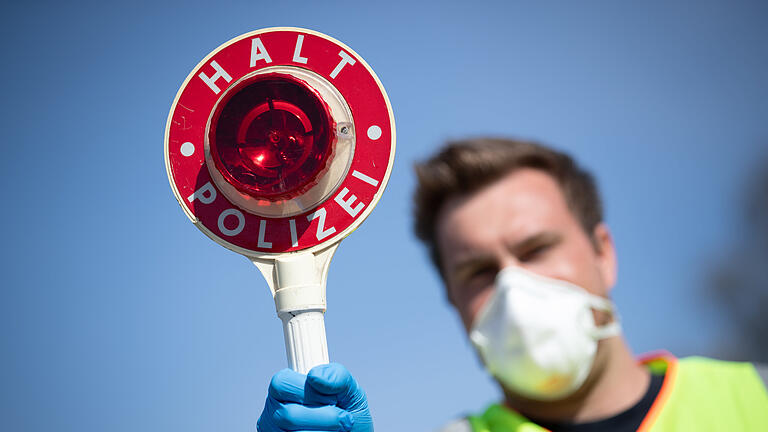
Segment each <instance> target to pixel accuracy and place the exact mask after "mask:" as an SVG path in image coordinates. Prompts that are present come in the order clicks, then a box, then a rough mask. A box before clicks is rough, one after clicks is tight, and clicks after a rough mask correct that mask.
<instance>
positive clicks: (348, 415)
mask: <svg viewBox="0 0 768 432" xmlns="http://www.w3.org/2000/svg"><path fill="white" fill-rule="evenodd" d="M256 429H257V430H258V432H283V431H299V430H313V431H344V432H373V419H371V413H370V411H369V410H368V399H367V398H366V397H365V392H363V390H362V389H361V388H360V387H359V386H358V385H357V381H355V379H354V378H352V375H350V374H349V371H348V370H347V369H346V368H345V367H344V366H342V365H340V364H338V363H331V364H326V365H320V366H315V367H314V368H312V369H311V370H310V371H309V373H308V374H307V375H303V374H300V373H298V372H294V371H292V370H290V369H283V370H281V371H280V372H278V373H276V374H275V375H274V376H273V377H272V381H271V382H270V383H269V393H268V395H267V402H266V403H265V404H264V411H262V413H261V417H259V421H258V423H257V425H256Z"/></svg>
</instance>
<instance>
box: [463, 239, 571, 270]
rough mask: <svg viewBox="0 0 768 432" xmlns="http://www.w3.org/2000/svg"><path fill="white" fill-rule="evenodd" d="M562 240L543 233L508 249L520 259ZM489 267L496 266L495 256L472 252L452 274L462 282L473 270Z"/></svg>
mask: <svg viewBox="0 0 768 432" xmlns="http://www.w3.org/2000/svg"><path fill="white" fill-rule="evenodd" d="M562 238H563V236H562V235H561V234H558V233H556V232H553V231H542V232H538V233H536V234H533V235H531V236H528V237H526V238H524V239H523V240H521V241H519V242H517V243H514V244H512V245H510V246H509V247H508V249H509V250H510V251H511V252H512V254H513V255H515V256H517V257H519V256H521V255H524V254H526V253H528V252H530V251H532V250H534V249H536V248H538V247H541V246H545V245H554V244H557V243H559V242H560V241H561V240H562ZM487 265H496V258H495V257H494V256H493V255H490V254H484V253H473V252H470V253H468V254H466V256H465V257H462V258H459V260H458V262H457V263H456V264H455V265H454V266H453V269H452V270H451V273H450V274H451V277H452V278H454V279H455V280H461V277H462V276H465V275H466V274H467V273H469V272H470V271H472V270H473V269H476V268H480V267H483V266H487Z"/></svg>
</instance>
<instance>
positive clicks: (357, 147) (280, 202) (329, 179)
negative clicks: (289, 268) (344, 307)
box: [165, 27, 395, 256]
mask: <svg viewBox="0 0 768 432" xmlns="http://www.w3.org/2000/svg"><path fill="white" fill-rule="evenodd" d="M394 154H395V123H394V117H393V115H392V108H391V105H390V103H389V99H388V98H387V94H386V92H385V91H384V88H383V87H382V85H381V83H380V82H379V80H378V78H377V77H376V75H375V74H374V72H373V70H371V68H370V67H369V66H368V64H367V63H365V61H364V60H363V59H362V58H361V57H359V56H358V55H357V54H356V53H355V52H354V51H352V50H351V49H349V48H348V47H347V46H345V45H344V44H342V43H340V42H339V41H336V40H335V39H332V38H330V37H328V36H326V35H323V34H321V33H318V32H314V31H311V30H306V29H299V28H286V27H280V28H269V29H262V30H257V31H254V32H251V33H247V34H244V35H241V36H238V37H236V38H234V39H232V40H230V41H229V42H227V43H225V44H224V45H222V46H220V47H219V48H217V49H216V50H214V51H213V52H212V53H211V54H209V55H208V56H207V57H206V58H205V59H204V60H203V61H202V62H200V63H199V64H198V65H197V67H195V69H194V70H193V71H192V72H191V73H190V74H189V76H188V77H187V79H186V81H185V82H184V84H183V85H182V87H181V88H180V89H179V92H178V94H177V95H176V99H175V100H174V102H173V106H172V107H171V112H170V115H169V117H168V123H167V126H166V134H165V158H166V168H167V170H168V177H169V180H170V183H171V187H172V188H173V191H174V193H175V195H176V198H177V199H178V201H179V203H180V204H181V206H182V208H183V209H184V211H185V213H186V214H187V216H189V218H190V219H191V220H192V221H193V222H194V223H195V224H196V225H197V226H198V228H200V229H201V230H202V231H203V232H204V233H205V234H206V235H208V236H209V237H211V238H212V239H214V240H216V241H217V242H218V243H220V244H222V245H224V246H226V247H228V248H230V249H232V250H234V251H236V252H239V253H242V254H246V255H252V256H253V255H264V254H274V253H283V252H292V251H298V250H306V249H311V248H319V247H324V246H325V245H328V244H331V243H333V242H336V241H338V240H340V239H341V238H343V237H344V236H346V235H347V234H349V233H350V232H351V231H352V230H354V228H356V227H357V225H359V224H360V223H361V222H362V221H363V219H365V218H366V217H367V216H368V214H369V213H370V211H371V210H372V209H373V207H374V206H375V204H376V202H377V201H378V200H379V198H380V197H381V193H382V192H383V190H384V187H385V185H386V183H387V180H388V179H389V174H390V171H391V170H392V163H393V161H394Z"/></svg>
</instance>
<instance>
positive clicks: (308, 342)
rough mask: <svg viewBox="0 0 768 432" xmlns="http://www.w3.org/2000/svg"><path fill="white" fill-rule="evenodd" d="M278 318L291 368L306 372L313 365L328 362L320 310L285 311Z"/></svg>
mask: <svg viewBox="0 0 768 432" xmlns="http://www.w3.org/2000/svg"><path fill="white" fill-rule="evenodd" d="M280 319H281V320H282V321H283V334H284V336H285V354H286V356H287V357H288V366H289V367H290V368H291V369H293V370H295V371H296V372H299V373H303V374H306V373H307V372H309V370H310V369H312V368H313V367H315V366H317V365H321V364H327V363H328V343H327V341H326V338H325V319H324V317H323V312H322V311H319V310H308V311H295V312H286V313H282V314H280Z"/></svg>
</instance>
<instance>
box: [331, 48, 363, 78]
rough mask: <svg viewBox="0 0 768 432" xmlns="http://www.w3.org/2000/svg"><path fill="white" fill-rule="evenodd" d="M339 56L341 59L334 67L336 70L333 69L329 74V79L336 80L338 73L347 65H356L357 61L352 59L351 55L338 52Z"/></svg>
mask: <svg viewBox="0 0 768 432" xmlns="http://www.w3.org/2000/svg"><path fill="white" fill-rule="evenodd" d="M339 56H340V57H341V61H340V62H339V64H337V65H336V68H334V69H333V72H331V78H336V76H337V75H338V74H339V72H341V70H342V69H344V66H346V65H347V64H350V65H354V64H355V63H357V60H355V59H353V58H352V56H351V55H349V54H347V53H345V52H344V51H339Z"/></svg>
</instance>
